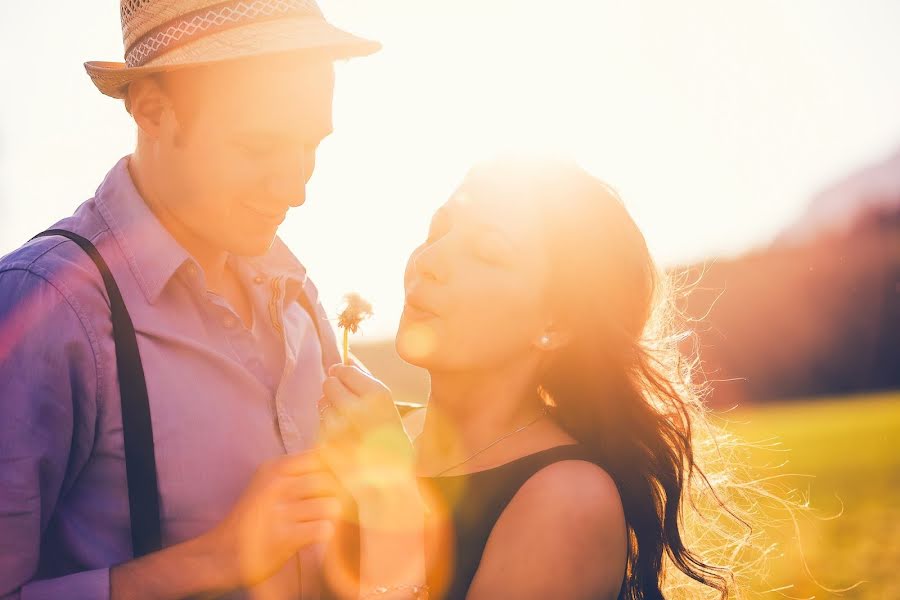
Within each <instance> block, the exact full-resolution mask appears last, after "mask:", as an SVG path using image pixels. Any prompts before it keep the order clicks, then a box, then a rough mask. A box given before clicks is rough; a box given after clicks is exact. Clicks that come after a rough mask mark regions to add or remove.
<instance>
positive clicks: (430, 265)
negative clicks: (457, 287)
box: [413, 240, 448, 283]
mask: <svg viewBox="0 0 900 600" xmlns="http://www.w3.org/2000/svg"><path fill="white" fill-rule="evenodd" d="M437 243H440V240H439V241H438V242H437ZM437 243H436V244H437ZM436 244H431V245H430V246H428V247H427V248H423V249H422V250H420V251H419V252H418V253H417V254H416V255H414V256H413V270H414V272H415V273H416V275H417V276H419V277H420V278H422V279H426V280H429V281H435V282H438V283H444V282H446V281H447V272H448V269H447V264H446V259H445V258H444V257H443V256H442V255H441V253H442V252H443V248H439V247H437V245H436Z"/></svg>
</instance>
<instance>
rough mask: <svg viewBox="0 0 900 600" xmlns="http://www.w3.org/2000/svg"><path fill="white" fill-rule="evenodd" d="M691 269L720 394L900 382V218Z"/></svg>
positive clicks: (851, 388) (727, 400)
mask: <svg viewBox="0 0 900 600" xmlns="http://www.w3.org/2000/svg"><path fill="white" fill-rule="evenodd" d="M686 270H687V273H688V276H687V279H688V280H690V281H694V280H697V279H698V278H699V279H700V284H699V285H698V287H697V288H696V289H695V290H694V291H693V292H692V293H691V294H690V295H689V296H687V298H686V300H685V301H684V303H683V305H682V309H683V310H684V312H685V313H687V315H689V316H691V317H693V318H695V319H702V320H700V321H699V322H697V323H696V324H695V330H696V333H697V339H698V341H699V343H700V357H701V360H702V361H703V371H704V373H705V375H706V377H707V378H708V379H709V380H711V382H712V389H713V394H712V398H711V399H712V401H713V402H715V403H717V404H733V403H740V402H746V401H764V400H771V399H784V398H791V397H800V396H814V395H820V394H839V393H846V392H856V391H867V390H880V389H889V388H900V227H876V228H866V229H862V230H858V231H856V232H855V233H854V234H852V235H846V236H842V237H839V238H834V237H827V238H825V239H822V240H819V241H818V242H815V243H810V244H806V245H803V246H795V247H782V246H776V247H773V248H770V249H768V250H765V251H761V252H757V253H754V254H751V255H749V256H746V257H743V258H739V259H736V260H729V261H721V262H713V263H710V264H706V265H694V266H691V267H687V268H686ZM701 272H702V276H701Z"/></svg>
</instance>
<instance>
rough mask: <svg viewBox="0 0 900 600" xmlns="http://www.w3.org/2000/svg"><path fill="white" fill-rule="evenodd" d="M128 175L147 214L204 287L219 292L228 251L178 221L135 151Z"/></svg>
mask: <svg viewBox="0 0 900 600" xmlns="http://www.w3.org/2000/svg"><path fill="white" fill-rule="evenodd" d="M128 172H129V174H130V175H131V179H132V181H133V182H134V186H135V187H136V188H137V191H138V193H139V194H140V196H141V198H142V199H143V200H144V203H145V204H146V205H147V207H148V208H149V209H150V211H151V212H152V213H153V214H154V215H155V216H156V218H157V219H158V220H159V222H160V223H161V224H162V226H163V227H165V228H166V230H167V231H168V232H169V234H170V235H171V236H172V237H173V238H175V241H176V242H178V243H179V244H180V245H181V247H182V248H184V249H185V250H186V251H187V253H188V254H190V255H191V256H192V257H193V258H194V260H196V261H197V264H199V265H200V268H201V269H203V274H204V276H205V278H206V285H207V287H208V288H209V289H210V290H215V291H219V290H222V289H224V287H225V283H226V281H225V278H226V275H227V273H226V269H225V265H226V262H227V260H228V252H226V251H225V250H223V249H221V248H215V247H213V246H211V245H210V244H209V243H207V242H206V241H204V240H202V239H201V238H199V237H198V236H196V235H195V234H194V233H193V232H191V231H190V230H189V229H188V228H187V227H185V226H184V224H183V223H182V222H181V221H179V220H178V219H177V218H176V217H175V215H173V214H172V213H171V212H170V211H169V210H168V209H167V208H166V204H165V202H162V201H161V199H160V197H159V194H158V193H157V190H156V188H155V186H154V185H153V182H154V181H155V180H156V178H157V177H158V174H156V173H154V170H153V166H152V164H151V163H150V161H147V160H144V159H143V157H142V156H141V154H140V151H135V153H134V154H132V155H131V158H129V160H128Z"/></svg>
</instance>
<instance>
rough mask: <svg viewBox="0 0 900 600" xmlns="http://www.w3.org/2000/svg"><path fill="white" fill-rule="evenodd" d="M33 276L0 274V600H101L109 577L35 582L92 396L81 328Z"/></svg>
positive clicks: (88, 348)
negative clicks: (42, 551)
mask: <svg viewBox="0 0 900 600" xmlns="http://www.w3.org/2000/svg"><path fill="white" fill-rule="evenodd" d="M39 273H40V272H35V271H31V270H25V269H8V270H4V271H0V599H3V600H12V599H16V600H19V599H22V600H25V599H28V600H34V599H43V598H72V599H81V598H85V599H87V598H91V599H100V600H103V599H105V598H108V597H109V570H108V569H98V570H93V571H85V572H81V573H75V574H70V575H67V576H65V577H60V578H57V579H47V580H43V581H38V580H36V579H37V577H38V571H39V568H41V567H42V566H44V565H42V564H41V556H42V554H41V550H42V548H41V539H42V537H43V534H44V532H45V531H46V529H47V525H48V523H49V521H50V519H51V517H52V516H53V515H54V513H55V511H56V508H57V503H58V500H59V498H60V496H61V494H62V493H64V491H65V488H66V486H67V485H68V484H69V483H70V482H71V478H72V476H73V472H75V473H77V470H78V469H80V467H81V466H82V465H83V463H84V461H85V460H86V458H87V457H86V456H81V454H85V453H86V452H89V450H84V449H85V448H87V449H89V448H90V444H91V442H90V440H91V439H92V438H93V435H94V423H95V421H96V412H97V408H96V407H97V398H96V394H97V390H98V385H97V375H98V369H97V363H96V356H95V352H94V350H95V346H94V345H92V343H91V339H92V335H93V334H92V333H91V332H90V330H89V329H88V328H87V325H86V323H87V321H86V320H85V319H83V315H80V314H79V309H78V307H77V304H74V301H73V300H69V299H67V297H66V295H65V294H64V293H63V291H61V288H58V287H56V286H54V285H53V284H52V283H50V281H48V280H47V279H45V278H44V276H43V274H39ZM73 436H78V437H79V438H80V439H78V440H77V441H78V443H77V444H75V445H74V446H73ZM85 437H86V438H88V439H87V441H85V440H84V439H81V438H85ZM73 448H79V450H78V451H77V452H75V451H73ZM75 454H78V455H77V456H76V455H75ZM54 550H58V549H54Z"/></svg>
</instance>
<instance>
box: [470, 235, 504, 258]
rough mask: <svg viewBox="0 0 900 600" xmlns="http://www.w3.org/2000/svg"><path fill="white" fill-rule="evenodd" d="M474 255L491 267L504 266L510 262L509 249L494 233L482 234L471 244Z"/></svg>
mask: <svg viewBox="0 0 900 600" xmlns="http://www.w3.org/2000/svg"><path fill="white" fill-rule="evenodd" d="M473 251H474V253H475V255H476V256H477V257H478V258H479V259H481V260H483V261H485V262H488V263H490V264H493V265H506V264H508V263H509V261H510V249H509V247H508V245H507V244H506V242H505V241H504V240H503V239H502V237H500V235H498V234H496V233H483V234H481V235H479V236H477V237H476V238H475V240H474V243H473Z"/></svg>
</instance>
